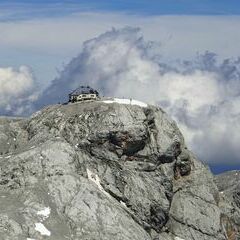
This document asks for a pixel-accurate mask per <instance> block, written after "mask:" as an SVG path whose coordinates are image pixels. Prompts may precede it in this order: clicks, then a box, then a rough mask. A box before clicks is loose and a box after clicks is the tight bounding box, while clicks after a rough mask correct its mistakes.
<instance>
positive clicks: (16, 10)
mask: <svg viewBox="0 0 240 240" xmlns="http://www.w3.org/2000/svg"><path fill="white" fill-rule="evenodd" d="M0 6H1V9H2V12H3V11H6V12H5V14H4V15H2V16H0V20H1V21H9V20H13V19H30V18H39V17H47V16H51V17H57V16H63V15H68V14H73V13H76V12H79V11H111V12H125V13H129V14H144V15H239V14H240V2H239V1H237V0H217V1H215V0H201V1H199V0H164V1H163V0H151V1H146V0H130V1H129V0H108V1H104V0H102V1H99V0H89V1H71V0H69V1H55V0H49V1H46V0H45V1H34V0H28V1H21V0H13V1H11V2H9V1H6V0H2V1H1V3H0Z"/></svg>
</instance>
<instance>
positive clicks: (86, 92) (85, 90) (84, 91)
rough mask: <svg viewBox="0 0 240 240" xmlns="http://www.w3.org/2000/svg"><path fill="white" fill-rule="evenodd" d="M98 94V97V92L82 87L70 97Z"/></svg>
mask: <svg viewBox="0 0 240 240" xmlns="http://www.w3.org/2000/svg"><path fill="white" fill-rule="evenodd" d="M91 93H92V94H94V93H95V94H97V95H98V91H97V90H95V89H93V88H91V87H89V86H81V87H79V88H77V89H76V90H74V91H73V92H71V93H70V95H80V94H91Z"/></svg>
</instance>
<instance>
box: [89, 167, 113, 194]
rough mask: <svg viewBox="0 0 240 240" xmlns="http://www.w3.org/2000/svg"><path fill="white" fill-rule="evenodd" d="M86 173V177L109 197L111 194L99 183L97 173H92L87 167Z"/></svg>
mask: <svg viewBox="0 0 240 240" xmlns="http://www.w3.org/2000/svg"><path fill="white" fill-rule="evenodd" d="M87 175H88V179H89V180H91V181H92V182H94V183H95V184H96V185H97V187H98V189H99V190H100V191H101V192H103V193H104V194H105V195H107V196H108V197H111V195H110V194H109V193H107V192H106V191H105V190H104V189H103V187H102V185H101V181H100V178H99V177H98V175H97V174H94V173H93V172H92V171H90V170H89V169H88V168H87Z"/></svg>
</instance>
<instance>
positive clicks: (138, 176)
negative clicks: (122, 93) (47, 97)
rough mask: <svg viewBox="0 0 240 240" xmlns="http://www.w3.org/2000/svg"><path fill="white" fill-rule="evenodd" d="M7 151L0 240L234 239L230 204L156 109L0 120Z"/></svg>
mask: <svg viewBox="0 0 240 240" xmlns="http://www.w3.org/2000/svg"><path fill="white" fill-rule="evenodd" d="M0 143H1V147H0V150H1V151H0V152H1V155H0V173H1V175H0V176H1V177H0V203H1V204H0V212H1V214H0V239H4V240H5V239H27V238H33V239H53V240H61V239H63V240H64V239H72V240H77V239H81V240H94V239H98V240H100V239H103V240H107V239H119V240H128V239H136V240H150V239H159V240H161V239H165V240H181V239H183V240H188V239H203V240H204V239H210V240H221V239H230V238H226V226H227V223H223V222H224V221H225V220H224V219H226V218H227V217H228V218H229V219H233V216H232V215H231V216H230V215H229V211H228V209H230V205H227V204H225V202H224V201H222V200H221V196H219V191H218V189H217V187H216V184H215V182H214V178H213V176H212V174H211V173H210V171H209V170H208V168H207V167H205V166H204V165H203V164H202V163H201V162H199V161H198V160H197V159H196V157H195V156H194V155H193V154H192V153H191V152H190V151H189V150H188V149H187V146H186V145H185V143H184V138H183V136H182V134H181V132H180V131H179V129H178V127H177V126H176V123H175V122H174V121H173V120H171V119H170V118H169V117H168V116H167V115H166V113H165V112H164V111H162V110H161V109H159V108H157V107H153V106H149V107H147V108H143V107H139V106H131V105H122V104H117V103H113V104H106V103H103V102H100V101H96V102H82V103H75V104H69V105H54V106H49V107H46V108H44V109H43V110H41V111H39V112H37V113H36V114H34V115H33V116H32V117H31V118H29V119H9V118H1V119H0ZM8 143H9V144H8ZM220 195H221V194H220ZM232 199H235V200H234V201H235V205H236V208H238V199H239V195H238V193H234V194H233V197H232ZM221 203H222V204H225V208H224V210H222V209H221V206H222V205H219V204H221ZM228 204H229V202H228ZM47 209H48V211H50V212H48V214H47V215H46V214H45V215H46V216H44V215H43V212H44V211H45V213H46V211H47ZM43 210H44V211H43ZM235 215H236V216H235V220H234V221H235V222H236V221H237V220H238V218H237V216H240V215H237V214H235ZM223 216H226V217H225V218H223ZM226 221H227V220H226ZM231 221H233V220H231ZM41 224H42V225H41ZM234 224H235V223H234ZM235 225H236V224H235ZM235 225H234V226H235ZM39 226H41V227H45V228H46V229H45V232H43V231H42V232H41V229H40V230H39V228H38V227H39ZM236 226H237V225H236ZM44 234H46V235H44ZM236 239H237V238H236Z"/></svg>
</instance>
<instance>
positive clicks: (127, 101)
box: [102, 98, 148, 107]
mask: <svg viewBox="0 0 240 240" xmlns="http://www.w3.org/2000/svg"><path fill="white" fill-rule="evenodd" d="M102 102H104V103H120V104H129V105H137V106H140V107H147V106H148V105H147V104H146V103H144V102H140V101H138V100H134V99H124V98H123V99H121V98H114V99H113V100H105V101H102Z"/></svg>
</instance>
